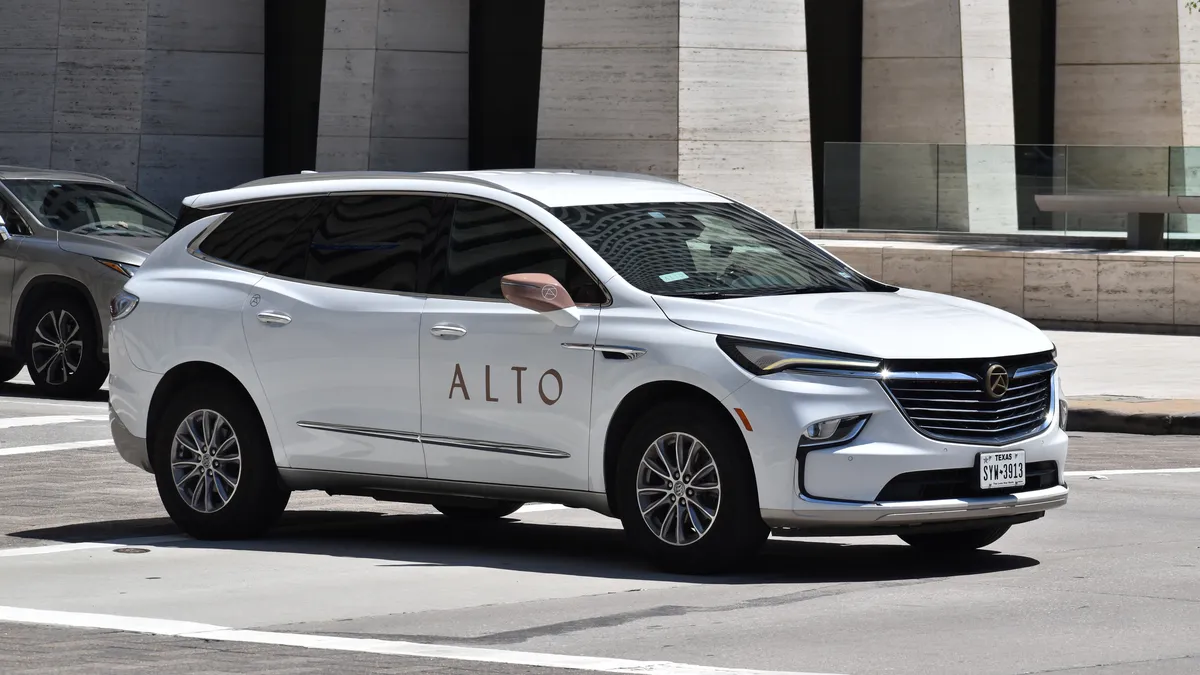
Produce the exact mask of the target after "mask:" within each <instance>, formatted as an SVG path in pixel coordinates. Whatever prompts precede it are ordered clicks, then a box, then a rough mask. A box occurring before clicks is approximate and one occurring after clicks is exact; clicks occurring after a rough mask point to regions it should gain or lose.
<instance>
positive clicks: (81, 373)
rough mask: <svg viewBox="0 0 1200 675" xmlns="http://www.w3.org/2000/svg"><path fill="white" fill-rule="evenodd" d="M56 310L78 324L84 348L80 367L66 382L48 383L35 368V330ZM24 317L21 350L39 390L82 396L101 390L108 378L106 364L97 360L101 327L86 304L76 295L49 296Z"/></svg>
mask: <svg viewBox="0 0 1200 675" xmlns="http://www.w3.org/2000/svg"><path fill="white" fill-rule="evenodd" d="M58 311H65V312H67V313H68V314H70V315H71V316H72V317H73V318H74V319H75V321H76V322H77V323H78V324H79V333H80V335H81V336H82V339H83V351H82V354H81V356H80V360H79V369H78V370H76V371H75V373H74V374H72V375H71V376H69V377H68V378H67V381H66V383H64V384H50V383H48V382H47V381H46V378H45V377H44V375H43V374H42V373H39V372H37V368H36V367H34V364H33V343H34V342H35V341H36V340H37V334H36V332H35V331H36V330H37V326H38V323H39V322H40V321H41V320H42V318H43V317H45V316H46V315H47V314H49V313H50V312H58ZM24 319H25V320H24V321H23V323H22V327H21V332H22V335H21V351H22V352H23V354H24V359H25V365H26V366H27V367H28V368H29V377H30V378H32V379H33V384H34V386H35V387H37V389H38V391H41V392H42V393H44V394H50V395H53V396H83V395H87V394H93V393H95V392H96V391H98V390H99V389H100V386H101V385H103V384H104V378H106V377H108V365H107V364H105V363H104V362H103V361H102V360H101V359H100V329H99V327H98V326H97V325H96V318H95V316H94V315H93V313H92V310H91V309H90V308H89V307H87V306H86V305H84V304H83V303H82V302H80V301H79V300H77V299H75V298H71V297H51V298H46V299H45V300H42V301H41V302H39V303H37V305H35V306H33V307H32V308H31V309H30V310H29V312H28V313H27V314H26V315H25V317H24Z"/></svg>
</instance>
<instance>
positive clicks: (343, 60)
mask: <svg viewBox="0 0 1200 675" xmlns="http://www.w3.org/2000/svg"><path fill="white" fill-rule="evenodd" d="M469 12H470V2H469V0H327V2H326V8H325V51H324V55H323V56H324V59H323V61H322V72H321V114H320V119H319V121H318V128H317V165H316V168H317V170H318V171H339V170H361V169H372V170H392V171H431V170H453V169H465V168H467V133H468V118H469V109H468V88H469V80H468V71H469V68H468V66H469V59H468V49H469V47H470V14H469Z"/></svg>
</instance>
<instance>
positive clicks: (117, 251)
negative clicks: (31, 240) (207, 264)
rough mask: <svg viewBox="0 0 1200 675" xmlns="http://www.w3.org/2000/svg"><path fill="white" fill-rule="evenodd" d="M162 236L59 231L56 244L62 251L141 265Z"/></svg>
mask: <svg viewBox="0 0 1200 675" xmlns="http://www.w3.org/2000/svg"><path fill="white" fill-rule="evenodd" d="M163 241H165V239H164V238H163V237H155V236H135V235H131V234H126V233H99V232H93V233H90V234H74V233H71V232H59V234H58V246H59V248H61V249H62V250H64V251H68V252H70V253H78V254H79V255H86V256H91V257H93V258H104V259H106V260H115V261H116V262H121V263H127V264H130V265H141V264H142V262H143V261H145V259H146V256H148V255H150V253H151V252H153V251H154V249H156V248H158V246H159V244H161V243H163Z"/></svg>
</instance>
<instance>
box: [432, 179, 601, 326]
mask: <svg viewBox="0 0 1200 675" xmlns="http://www.w3.org/2000/svg"><path fill="white" fill-rule="evenodd" d="M530 272H540V273H543V274H549V275H552V276H553V277H554V278H555V279H557V280H558V281H559V283H561V284H563V286H564V287H565V288H566V289H567V292H568V293H570V294H571V297H572V299H574V300H575V302H576V303H577V304H600V303H603V302H604V293H603V291H602V290H601V289H600V287H599V285H598V284H597V283H596V281H595V280H594V279H593V278H592V277H591V275H589V274H588V273H587V271H586V270H584V269H583V267H581V266H580V265H579V263H577V262H576V261H575V259H574V258H572V257H571V256H570V254H569V253H567V251H566V249H564V248H563V247H562V245H561V244H559V242H558V241H557V240H555V239H554V238H553V237H551V236H550V235H549V234H548V233H547V232H546V231H545V230H543V229H542V228H541V227H540V226H538V225H537V224H536V223H533V222H531V221H530V220H528V219H526V218H525V217H524V216H521V215H519V214H517V213H514V212H513V211H510V210H508V209H506V208H504V207H501V206H497V205H495V204H488V203H486V202H476V201H469V200H459V201H458V202H457V205H456V207H455V209H454V217H453V219H452V222H451V225H450V228H449V232H448V234H447V235H444V236H440V237H438V238H437V240H436V242H435V247H434V251H433V253H432V254H431V255H430V279H429V292H430V293H431V294H433V295H452V296H460V297H468V298H490V299H500V298H503V297H504V295H503V293H501V291H500V279H501V278H502V277H504V276H505V275H506V274H522V273H530Z"/></svg>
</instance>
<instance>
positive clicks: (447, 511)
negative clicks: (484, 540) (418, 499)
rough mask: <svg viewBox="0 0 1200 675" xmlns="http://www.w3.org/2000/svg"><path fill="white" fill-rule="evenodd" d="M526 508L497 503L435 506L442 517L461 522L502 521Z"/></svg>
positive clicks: (518, 504) (519, 503) (521, 504)
mask: <svg viewBox="0 0 1200 675" xmlns="http://www.w3.org/2000/svg"><path fill="white" fill-rule="evenodd" d="M522 506H525V504H524V503H522V502H496V503H495V504H492V505H488V506H463V505H461V504H434V505H433V508H435V509H437V510H438V511H439V512H440V513H441V514H442V515H444V516H448V517H450V518H456V519H460V520H500V519H501V518H505V517H507V516H511V515H512V514H514V513H516V512H517V509H519V508H521V507H522Z"/></svg>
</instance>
